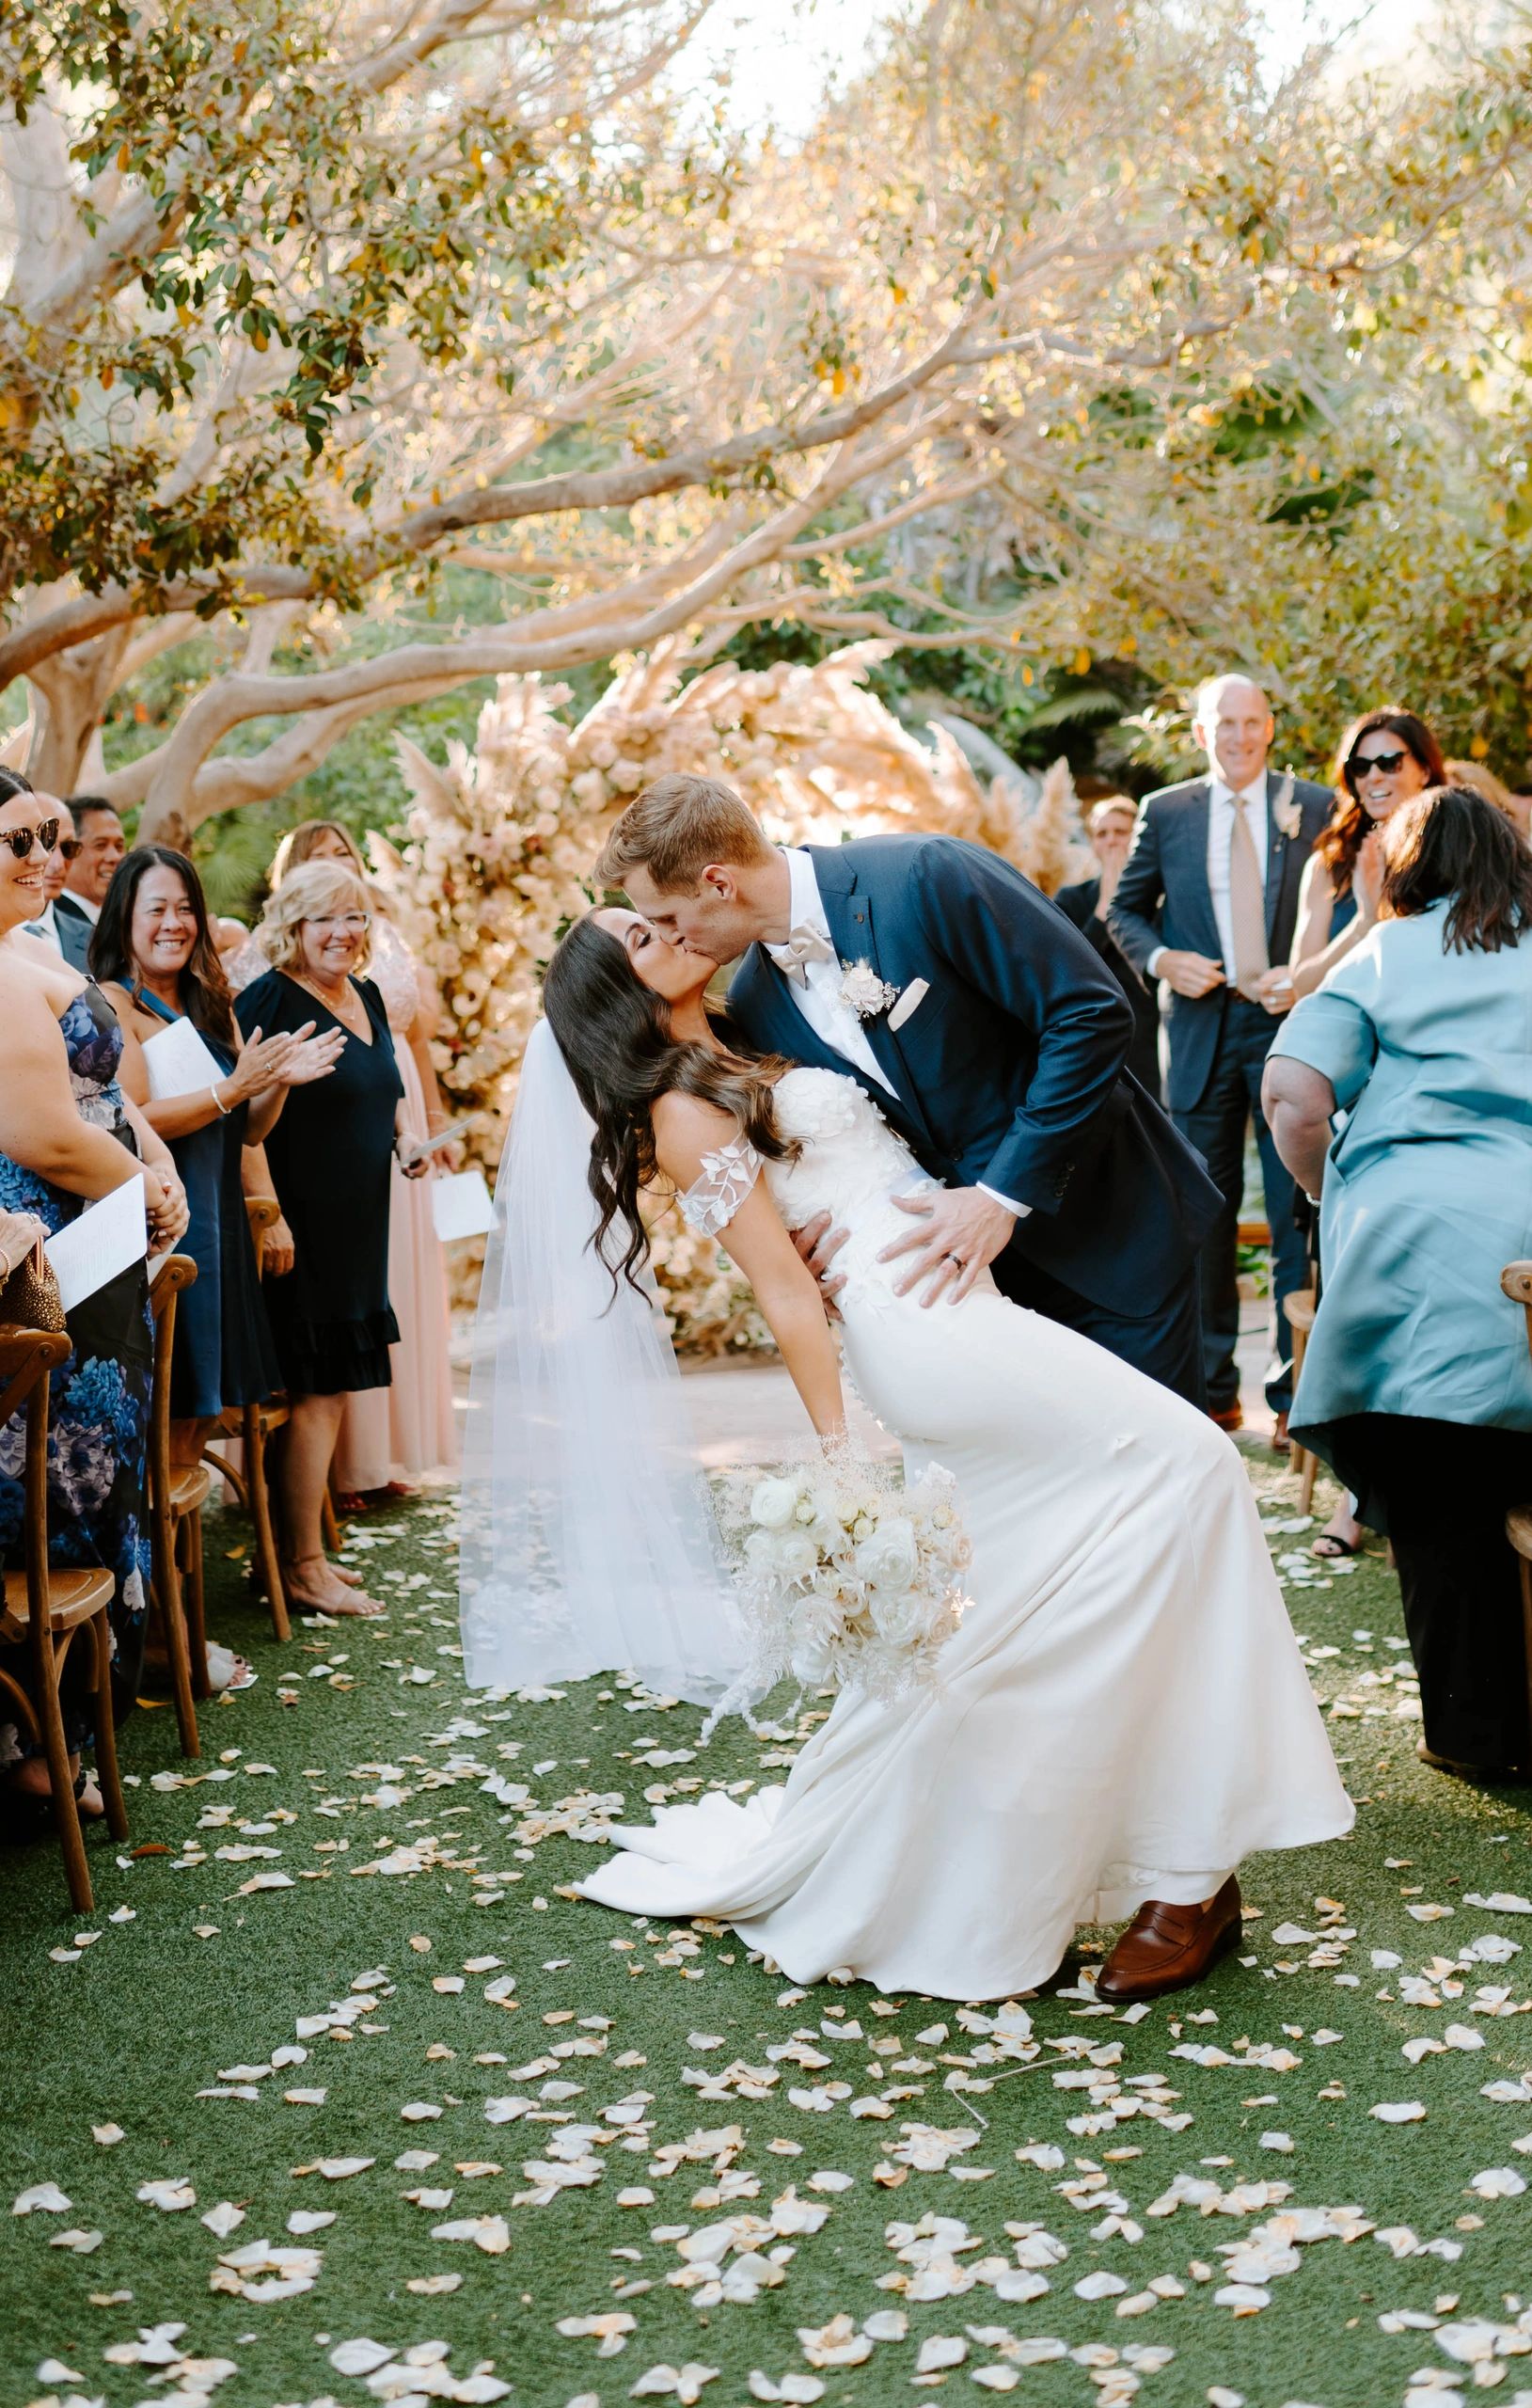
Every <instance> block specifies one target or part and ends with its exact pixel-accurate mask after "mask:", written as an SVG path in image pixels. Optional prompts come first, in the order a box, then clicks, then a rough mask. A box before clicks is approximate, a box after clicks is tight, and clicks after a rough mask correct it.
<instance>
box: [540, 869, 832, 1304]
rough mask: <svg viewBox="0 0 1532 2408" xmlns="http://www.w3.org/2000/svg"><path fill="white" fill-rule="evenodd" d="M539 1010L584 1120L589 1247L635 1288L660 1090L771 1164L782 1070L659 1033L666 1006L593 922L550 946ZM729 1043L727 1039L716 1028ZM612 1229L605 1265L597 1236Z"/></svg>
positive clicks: (666, 1027) (654, 1168)
mask: <svg viewBox="0 0 1532 2408" xmlns="http://www.w3.org/2000/svg"><path fill="white" fill-rule="evenodd" d="M543 1005H544V1009H545V1011H546V1013H547V1016H548V1022H549V1025H550V1026H551V1028H552V1030H553V1034H554V1036H555V1037H556V1038H557V1039H558V1042H559V1051H560V1053H561V1054H562V1055H563V1057H564V1060H565V1062H566V1063H567V1064H568V1066H569V1073H570V1076H571V1078H572V1079H573V1080H574V1082H575V1086H576V1091H577V1093H578V1095H579V1100H580V1101H581V1103H583V1104H584V1106H585V1109H586V1111H587V1112H588V1113H589V1114H590V1116H591V1118H592V1121H593V1122H594V1123H595V1135H594V1137H593V1138H592V1142H591V1168H590V1174H589V1177H590V1185H591V1194H592V1196H593V1197H594V1198H595V1203H596V1209H597V1212H599V1214H600V1219H599V1221H598V1223H597V1227H596V1233H595V1238H594V1240H593V1244H594V1245H595V1248H596V1251H597V1252H598V1254H599V1255H600V1256H601V1259H602V1260H603V1262H604V1263H606V1265H607V1268H608V1271H610V1272H611V1275H612V1284H613V1289H614V1291H615V1288H616V1284H617V1282H618V1280H619V1279H625V1280H626V1281H627V1282H628V1285H629V1286H630V1287H634V1288H636V1287H637V1286H638V1281H637V1279H636V1278H635V1276H634V1274H635V1273H636V1272H637V1270H638V1268H639V1266H640V1263H641V1262H642V1261H643V1259H644V1256H645V1254H646V1253H647V1252H648V1241H647V1239H646V1238H645V1236H644V1229H643V1223H642V1221H641V1220H640V1217H639V1191H640V1188H643V1187H645V1186H647V1185H648V1184H649V1182H650V1181H651V1180H654V1179H655V1178H656V1177H657V1176H658V1173H659V1165H658V1163H657V1162H656V1160H655V1124H654V1109H655V1103H656V1102H657V1101H658V1100H659V1098H660V1097H661V1096H662V1095H669V1094H670V1093H671V1092H672V1090H675V1091H678V1092H679V1093H681V1094H682V1095H694V1096H696V1097H698V1098H699V1099H700V1100H701V1101H703V1103H712V1104H717V1105H718V1107H719V1110H720V1111H723V1112H728V1113H732V1114H733V1115H734V1118H735V1119H736V1120H737V1121H738V1123H739V1127H740V1132H741V1134H742V1135H744V1136H745V1137H748V1138H749V1140H750V1144H751V1145H752V1146H753V1147H754V1148H755V1150H756V1152H757V1153H758V1154H764V1155H765V1156H766V1158H767V1160H768V1161H771V1162H791V1161H793V1160H795V1159H796V1158H797V1155H798V1146H797V1144H796V1142H794V1141H793V1140H792V1139H789V1138H786V1137H783V1136H782V1133H781V1132H780V1131H779V1129H778V1127H777V1117H776V1112H775V1109H774V1106H773V1101H772V1088H773V1086H774V1085H775V1084H776V1081H777V1080H778V1079H779V1078H780V1077H781V1075H782V1071H783V1070H785V1069H787V1067H788V1065H787V1064H786V1063H785V1062H783V1061H780V1060H778V1059H777V1058H776V1057H775V1056H767V1057H766V1058H763V1059H757V1058H754V1057H752V1056H750V1055H749V1054H741V1053H738V1052H735V1051H734V1050H732V1048H731V1050H730V1051H729V1052H727V1053H724V1054H715V1053H713V1052H712V1051H711V1050H710V1049H709V1048H708V1047H707V1046H705V1045H699V1044H697V1043H696V1042H695V1041H694V1040H693V1039H691V1038H677V1037H676V1036H674V1035H673V1034H672V1032H671V1007H670V1006H669V1004H668V1003H667V1002H666V1001H665V998H664V996H663V995H656V994H655V991H654V990H653V988H651V987H646V986H645V985H644V983H643V981H642V979H641V978H640V976H639V974H638V972H637V971H636V970H635V969H634V967H633V964H632V962H631V961H630V960H629V958H628V954H627V947H626V946H625V945H624V944H622V943H620V942H619V940H618V939H617V938H616V937H614V936H613V935H612V934H611V933H610V931H609V930H608V929H607V928H602V927H597V926H596V923H595V920H594V917H593V916H590V917H587V918H585V919H583V920H576V923H575V925H574V927H572V928H570V929H569V930H568V931H567V933H566V934H565V935H564V936H563V938H562V939H561V942H560V943H559V945H558V947H557V948H556V950H555V952H554V956H553V958H552V960H551V961H550V962H549V963H548V967H547V974H546V976H545V979H544V981H543ZM720 1034H728V1035H731V1036H732V1032H728V1031H720ZM614 1223H616V1224H617V1226H618V1233H619V1237H620V1239H621V1240H622V1242H623V1247H624V1250H623V1253H622V1255H621V1257H620V1258H619V1259H618V1261H617V1263H616V1264H615V1266H614V1265H613V1263H612V1262H611V1259H610V1258H609V1257H608V1253H607V1234H608V1230H609V1229H610V1228H612V1226H613V1224H614Z"/></svg>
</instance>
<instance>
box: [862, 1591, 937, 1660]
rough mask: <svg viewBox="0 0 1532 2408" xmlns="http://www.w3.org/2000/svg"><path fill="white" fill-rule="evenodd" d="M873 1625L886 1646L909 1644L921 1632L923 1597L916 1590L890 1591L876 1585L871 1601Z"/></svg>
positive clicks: (923, 1612)
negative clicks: (891, 1592)
mask: <svg viewBox="0 0 1532 2408" xmlns="http://www.w3.org/2000/svg"><path fill="white" fill-rule="evenodd" d="M870 1610H871V1612H872V1617H873V1627H874V1629H875V1630H876V1631H877V1635H878V1637H879V1639H881V1640H884V1641H885V1642H886V1643H887V1645H889V1646H890V1647H911V1646H913V1645H914V1643H915V1641H916V1640H917V1639H921V1638H924V1635H925V1624H926V1618H927V1614H926V1600H925V1599H924V1597H923V1596H922V1595H921V1594H920V1592H919V1591H918V1590H915V1589H907V1590H905V1591H904V1592H902V1593H898V1594H892V1595H891V1594H890V1592H888V1591H887V1590H884V1589H880V1590H878V1591H877V1592H876V1593H875V1594H874V1596H873V1599H872V1604H871V1608H870Z"/></svg>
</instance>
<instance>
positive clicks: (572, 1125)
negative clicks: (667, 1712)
mask: <svg viewBox="0 0 1532 2408" xmlns="http://www.w3.org/2000/svg"><path fill="white" fill-rule="evenodd" d="M591 1136H592V1126H591V1122H590V1119H589V1117H588V1116H587V1114H586V1113H585V1110H584V1108H583V1106H582V1105H581V1103H580V1101H579V1098H578V1096H577V1094H576V1090H575V1084H574V1081H573V1080H572V1079H571V1077H570V1075H569V1071H568V1069H567V1068H566V1066H565V1063H564V1059H563V1055H562V1054H561V1053H560V1051H559V1046H558V1043H557V1040H556V1039H555V1038H554V1035H553V1032H552V1030H551V1029H550V1028H549V1026H548V1024H547V1022H545V1021H540V1022H538V1025H537V1027H536V1028H535V1029H534V1030H533V1032H532V1037H531V1041H530V1043H529V1046H528V1048H527V1054H526V1058H525V1060H524V1062H523V1065H522V1073H521V1083H520V1086H519V1089H518V1091H517V1096H516V1103H515V1109H514V1112H513V1116H512V1121H511V1131H510V1134H509V1136H508V1137H507V1139H506V1144H505V1151H504V1154H503V1156H502V1158H501V1163H500V1172H499V1178H498V1182H497V1186H496V1191H495V1226H494V1228H493V1230H492V1232H491V1234H490V1238H489V1244H488V1249H487V1253H486V1257H485V1261H484V1275H483V1284H482V1289H481V1291H480V1300H479V1311H478V1315H477V1319H476V1322H475V1325H474V1338H473V1366H472V1375H471V1379H470V1384H469V1390H468V1415H467V1431H466V1439H465V1444H464V1465H463V1507H462V1525H461V1547H462V1552H461V1559H460V1573H459V1579H460V1600H461V1612H462V1624H463V1656H464V1669H465V1671H466V1676H467V1679H468V1682H469V1685H470V1687H475V1688H485V1687H493V1688H502V1689H517V1688H527V1687H538V1686H542V1685H545V1684H546V1683H549V1682H554V1681H566V1680H579V1679H582V1678H584V1677H585V1676H586V1675H587V1674H590V1673H594V1672H615V1671H629V1670H630V1671H634V1672H637V1673H638V1674H639V1675H640V1678H641V1679H642V1680H643V1681H644V1682H645V1683H646V1684H647V1685H648V1686H649V1687H651V1688H655V1689H660V1690H665V1691H668V1692H670V1693H671V1694H672V1695H675V1696H678V1697H684V1698H687V1699H689V1700H691V1701H692V1702H693V1703H699V1704H710V1703H714V1702H715V1701H716V1700H717V1699H718V1698H719V1696H720V1695H721V1694H722V1693H723V1692H724V1690H725V1689H726V1688H727V1687H729V1686H730V1684H731V1682H732V1681H733V1679H734V1676H735V1675H736V1674H737V1673H738V1671H740V1669H741V1667H742V1665H743V1663H744V1661H745V1656H746V1652H747V1651H746V1644H745V1639H744V1634H743V1630H742V1626H741V1624H740V1620H739V1615H738V1608H737V1607H736V1605H735V1602H734V1585H733V1581H732V1579H731V1577H730V1574H729V1571H728V1567H727V1564H726V1562H725V1560H724V1557H723V1552H722V1547H721V1544H720V1541H719V1534H718V1527H717V1523H716V1520H715V1517H714V1513H713V1510H712V1505H711V1501H710V1498H709V1496H708V1492H707V1483H706V1480H705V1477H704V1475H703V1471H702V1469H701V1467H700V1465H699V1460H698V1453H697V1447H696V1441H695V1438H694V1436H693V1434H692V1429H691V1424H690V1419H689V1416H688V1413H687V1403H686V1399H685V1397H684V1395H683V1393H682V1386H681V1375H680V1372H679V1370H678V1368H677V1365H676V1361H675V1355H674V1353H673V1350H672V1348H671V1341H670V1336H669V1333H668V1331H667V1329H666V1327H665V1323H664V1319H663V1317H662V1314H661V1312H660V1307H659V1302H658V1297H657V1293H656V1291H655V1285H654V1281H653V1277H652V1275H650V1274H649V1273H648V1271H647V1270H645V1272H644V1273H643V1275H642V1279H643V1287H644V1292H643V1293H642V1294H641V1295H639V1294H636V1293H635V1292H634V1291H633V1289H632V1288H631V1287H630V1286H629V1285H628V1284H627V1282H626V1280H624V1279H622V1278H619V1280H618V1283H617V1287H616V1291H615V1293H614V1292H613V1285H612V1276H611V1274H610V1272H609V1271H608V1269H607V1266H606V1264H605V1262H604V1261H603V1259H602V1258H601V1256H600V1254H599V1253H598V1252H597V1250H596V1247H595V1244H594V1237H595V1229H596V1220H597V1214H596V1207H595V1203H594V1199H593V1198H592V1194H591V1191H590V1187H589V1184H588V1181H587V1171H588V1167H589V1162H590V1145H591Z"/></svg>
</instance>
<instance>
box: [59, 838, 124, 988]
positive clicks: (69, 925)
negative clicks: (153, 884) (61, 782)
mask: <svg viewBox="0 0 1532 2408" xmlns="http://www.w3.org/2000/svg"><path fill="white" fill-rule="evenodd" d="M69 809H70V813H71V817H72V820H73V823H74V833H75V836H76V838H77V840H78V844H79V850H78V851H77V852H76V853H75V855H74V858H73V859H72V861H71V863H70V864H69V868H68V871H67V873H66V875H65V879H64V884H63V888H62V890H61V892H60V893H59V894H58V895H56V896H55V898H54V926H55V929H56V931H57V934H58V943H59V947H60V950H61V951H62V953H63V956H64V958H65V960H66V961H68V962H72V964H73V966H74V968H75V969H76V970H84V969H86V968H87V967H88V964H89V955H90V937H91V931H92V930H93V929H94V927H95V925H96V922H97V921H98V920H99V919H100V917H101V907H102V905H103V903H104V902H105V900H106V890H107V888H108V887H109V886H110V885H111V883H112V880H113V879H114V878H115V877H116V876H117V865H118V862H119V861H120V860H121V859H122V856H123V854H124V853H125V852H126V851H127V849H128V843H127V838H126V837H125V836H124V835H123V833H122V822H121V820H120V819H119V818H118V816H117V810H116V807H115V805H114V804H112V803H109V802H108V801H107V800H106V798H105V796H104V795H99V794H77V795H74V796H72V797H71V800H70V804H69Z"/></svg>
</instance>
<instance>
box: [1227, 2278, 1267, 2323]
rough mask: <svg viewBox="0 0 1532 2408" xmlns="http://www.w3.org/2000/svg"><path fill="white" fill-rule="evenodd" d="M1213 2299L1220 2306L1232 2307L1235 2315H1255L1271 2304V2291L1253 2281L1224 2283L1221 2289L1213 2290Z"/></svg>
mask: <svg viewBox="0 0 1532 2408" xmlns="http://www.w3.org/2000/svg"><path fill="white" fill-rule="evenodd" d="M1213 2299H1214V2301H1215V2303H1216V2304H1217V2305H1218V2306H1220V2307H1232V2308H1233V2310H1234V2312H1235V2314H1236V2316H1256V2315H1258V2314H1259V2312H1260V2310H1261V2309H1262V2308H1263V2307H1270V2306H1271V2292H1270V2291H1266V2290H1262V2289H1259V2287H1258V2286H1257V2285H1256V2284H1255V2283H1225V2284H1224V2288H1223V2289H1222V2290H1216V2291H1214V2293H1213Z"/></svg>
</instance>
